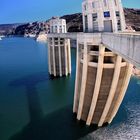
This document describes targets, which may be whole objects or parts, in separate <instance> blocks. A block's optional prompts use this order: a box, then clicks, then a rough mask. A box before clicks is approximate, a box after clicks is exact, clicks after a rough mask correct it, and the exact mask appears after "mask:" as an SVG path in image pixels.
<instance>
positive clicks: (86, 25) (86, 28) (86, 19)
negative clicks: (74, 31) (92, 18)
mask: <svg viewBox="0 0 140 140" xmlns="http://www.w3.org/2000/svg"><path fill="white" fill-rule="evenodd" d="M87 31H88V17H87V15H86V16H85V32H87Z"/></svg>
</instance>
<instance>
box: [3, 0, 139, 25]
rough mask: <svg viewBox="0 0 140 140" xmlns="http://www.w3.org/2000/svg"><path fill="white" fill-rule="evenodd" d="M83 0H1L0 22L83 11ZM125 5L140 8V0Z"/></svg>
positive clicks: (124, 4) (22, 20) (12, 21)
mask: <svg viewBox="0 0 140 140" xmlns="http://www.w3.org/2000/svg"><path fill="white" fill-rule="evenodd" d="M82 1H83V0H0V24H5V23H25V22H32V21H44V20H47V19H49V18H51V17H52V16H62V15H66V14H72V13H78V12H81V3H82ZM122 2H123V6H124V7H130V8H139V9H140V0H122Z"/></svg>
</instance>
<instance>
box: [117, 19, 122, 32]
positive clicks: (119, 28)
mask: <svg viewBox="0 0 140 140" xmlns="http://www.w3.org/2000/svg"><path fill="white" fill-rule="evenodd" d="M117 26H118V31H120V30H121V21H120V20H118V22H117Z"/></svg>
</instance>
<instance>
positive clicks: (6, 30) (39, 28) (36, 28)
mask: <svg viewBox="0 0 140 140" xmlns="http://www.w3.org/2000/svg"><path fill="white" fill-rule="evenodd" d="M124 13H125V17H126V23H127V26H128V27H132V29H134V30H136V31H140V9H132V8H124ZM61 18H64V19H66V21H67V30H68V32H82V31H83V24H82V14H81V13H76V14H71V15H64V16H62V17H61ZM48 21H49V20H47V21H45V22H33V23H26V24H20V25H19V24H7V25H0V35H1V34H13V35H25V34H35V35H38V34H39V33H40V32H46V33H47V32H48V28H49V23H48Z"/></svg>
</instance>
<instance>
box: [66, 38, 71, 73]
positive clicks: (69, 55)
mask: <svg viewBox="0 0 140 140" xmlns="http://www.w3.org/2000/svg"><path fill="white" fill-rule="evenodd" d="M67 47H68V67H69V68H68V73H69V74H71V46H70V39H68V45H67Z"/></svg>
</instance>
